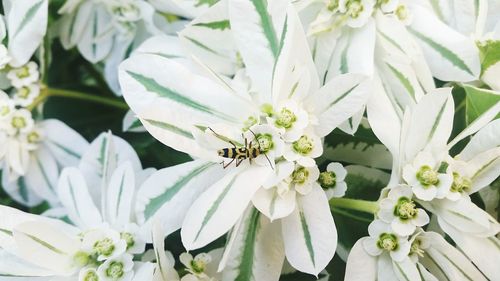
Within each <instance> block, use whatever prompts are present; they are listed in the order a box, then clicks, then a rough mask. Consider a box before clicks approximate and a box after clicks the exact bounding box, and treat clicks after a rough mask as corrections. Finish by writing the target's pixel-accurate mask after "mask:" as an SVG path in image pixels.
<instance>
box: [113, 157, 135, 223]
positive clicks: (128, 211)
mask: <svg viewBox="0 0 500 281" xmlns="http://www.w3.org/2000/svg"><path fill="white" fill-rule="evenodd" d="M135 187H136V182H135V175H134V169H133V168H132V164H131V163H130V162H128V161H127V162H125V163H123V164H121V165H120V166H118V167H117V168H116V170H115V171H114V172H113V174H112V175H111V178H110V180H109V186H108V188H107V190H106V192H107V197H106V216H107V220H106V221H107V222H109V223H110V224H111V225H112V226H115V227H116V228H117V229H123V228H124V227H126V226H127V224H128V223H129V222H130V220H131V218H132V206H133V203H134V202H133V200H134V195H135Z"/></svg>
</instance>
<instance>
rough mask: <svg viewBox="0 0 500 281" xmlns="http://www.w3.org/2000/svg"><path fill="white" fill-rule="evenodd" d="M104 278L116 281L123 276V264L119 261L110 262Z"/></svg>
mask: <svg viewBox="0 0 500 281" xmlns="http://www.w3.org/2000/svg"><path fill="white" fill-rule="evenodd" d="M105 272H106V276H107V277H109V278H112V279H118V278H121V277H122V276H123V274H125V272H124V270H123V263H122V262H119V261H112V262H111V263H109V266H108V268H106V271H105Z"/></svg>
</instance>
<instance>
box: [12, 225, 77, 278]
mask: <svg viewBox="0 0 500 281" xmlns="http://www.w3.org/2000/svg"><path fill="white" fill-rule="evenodd" d="M13 236H14V239H15V241H16V245H17V254H18V255H19V256H20V257H22V258H23V259H24V260H26V261H27V262H30V263H32V264H34V265H36V266H39V267H42V268H46V269H48V270H52V271H54V272H56V273H57V274H61V275H69V274H71V273H72V272H74V271H75V269H76V268H75V267H74V266H75V263H74V261H73V257H74V254H75V253H76V252H77V251H78V250H79V248H80V240H79V239H78V237H77V236H70V235H67V234H66V233H64V232H63V231H61V230H60V229H58V228H56V226H54V225H51V224H48V223H46V222H41V221H30V222H25V223H22V224H20V225H17V226H16V228H15V229H14V231H13Z"/></svg>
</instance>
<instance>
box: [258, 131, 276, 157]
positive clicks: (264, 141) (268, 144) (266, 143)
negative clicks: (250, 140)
mask: <svg viewBox="0 0 500 281" xmlns="http://www.w3.org/2000/svg"><path fill="white" fill-rule="evenodd" d="M257 142H258V143H259V150H260V152H262V153H266V152H269V151H270V150H271V149H273V148H274V142H273V136H272V135H271V134H258V135H257Z"/></svg>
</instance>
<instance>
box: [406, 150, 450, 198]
mask: <svg viewBox="0 0 500 281" xmlns="http://www.w3.org/2000/svg"><path fill="white" fill-rule="evenodd" d="M440 165H441V162H440V161H439V160H437V159H435V158H434V157H433V155H432V154H431V153H430V152H426V151H424V152H420V153H419V154H418V155H417V156H416V157H415V159H414V160H413V163H412V164H407V165H406V166H405V167H404V168H403V178H404V180H405V181H406V183H407V184H408V185H409V186H411V187H412V190H413V193H414V194H415V196H417V198H418V199H421V200H425V201H430V200H432V199H434V198H438V199H442V198H445V197H446V195H447V194H448V192H449V191H450V187H451V184H452V182H453V176H452V175H450V174H443V173H440V172H438V169H439V166H440Z"/></svg>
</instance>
